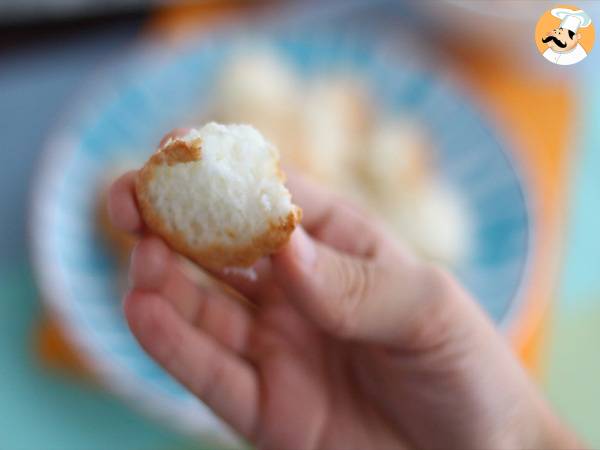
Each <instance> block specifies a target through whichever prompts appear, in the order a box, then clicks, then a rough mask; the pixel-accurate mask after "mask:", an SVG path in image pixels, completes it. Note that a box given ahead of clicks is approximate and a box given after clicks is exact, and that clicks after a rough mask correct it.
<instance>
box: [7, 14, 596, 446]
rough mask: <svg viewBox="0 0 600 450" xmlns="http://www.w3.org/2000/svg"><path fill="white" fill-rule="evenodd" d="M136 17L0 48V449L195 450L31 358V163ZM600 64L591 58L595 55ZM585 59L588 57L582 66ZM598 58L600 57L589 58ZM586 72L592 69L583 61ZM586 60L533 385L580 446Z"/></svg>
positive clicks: (591, 252)
mask: <svg viewBox="0 0 600 450" xmlns="http://www.w3.org/2000/svg"><path fill="white" fill-rule="evenodd" d="M140 23H141V21H140V19H139V18H133V19H127V20H123V21H116V22H114V23H112V24H111V26H110V27H109V26H95V27H91V28H92V29H90V27H87V28H88V29H87V30H86V31H85V32H84V31H81V32H76V33H72V34H70V35H61V36H60V37H58V38H54V39H44V42H43V43H39V42H37V43H36V44H35V45H32V44H25V45H22V46H19V47H14V46H13V47H12V49H4V50H2V51H1V52H0V129H1V130H2V134H3V140H2V143H1V144H0V174H1V175H2V176H1V177H0V192H2V197H0V214H1V217H2V220H1V221H0V248H1V249H2V256H1V258H0V292H1V293H2V294H1V297H0V398H1V399H2V401H1V402H0V448H2V449H7V450H12V449H24V450H29V449H34V448H35V449H37V448H44V449H48V450H51V449H61V450H69V449H81V448H86V449H90V450H91V449H95V448H98V449H106V448H111V449H115V450H119V449H134V448H135V449H169V448H173V449H174V448H177V449H182V448H190V449H191V448H198V444H197V443H194V442H193V441H192V440H191V439H189V438H185V437H182V436H179V435H177V434H174V433H173V432H171V431H169V430H167V429H165V428H164V427H163V426H162V425H160V424H158V423H155V422H151V421H149V420H148V419H146V418H142V417H141V416H139V415H138V414H137V413H136V412H134V411H132V410H131V409H130V408H129V407H128V406H127V405H125V404H123V403H122V402H121V401H120V400H118V399H116V398H114V397H113V396H112V395H110V394H108V393H105V392H103V391H102V390H101V389H99V388H98V387H97V386H95V385H94V384H93V383H90V382H89V381H86V380H84V379H83V380H82V379H80V378H78V377H73V376H70V375H69V374H64V373H60V372H52V371H48V370H47V368H45V367H43V366H42V365H41V364H40V362H39V360H38V359H37V358H36V357H35V355H34V353H33V351H32V348H33V342H32V330H33V329H34V328H35V327H36V325H37V323H38V321H39V319H40V317H41V314H42V311H41V305H40V302H39V301H38V292H37V291H36V289H35V286H34V283H33V280H32V274H31V269H30V265H29V262H28V260H27V256H26V255H27V236H26V226H25V225H26V207H27V204H28V194H29V192H28V189H29V182H30V180H31V179H32V178H33V174H34V164H35V162H36V160H37V156H38V154H39V152H40V149H41V147H42V144H43V141H44V138H45V136H46V134H47V132H48V131H49V130H50V129H51V128H52V126H53V125H54V124H55V122H56V119H57V117H59V116H60V114H61V112H62V110H63V108H64V106H65V105H66V104H68V103H69V101H70V99H72V98H73V97H74V95H76V92H77V90H76V86H77V85H78V84H79V83H80V82H81V81H82V80H84V79H85V78H86V77H87V76H89V75H90V74H91V72H92V71H93V70H95V68H96V67H97V66H98V65H99V64H101V63H102V61H103V60H106V59H108V58H110V56H111V55H112V54H113V53H114V52H115V51H118V49H120V48H121V47H123V46H127V45H129V44H130V43H131V42H132V41H133V40H134V39H135V37H136V36H137V34H138V31H139V27H140ZM598 56H600V55H598ZM590 59H591V58H590ZM599 61H600V59H599ZM592 64H595V65H592ZM594 67H595V68H597V69H600V64H599V63H592V62H591V61H590V64H589V67H588V68H587V70H585V71H584V75H585V74H587V75H588V76H587V78H586V77H585V76H584V77H583V79H582V82H581V83H580V85H579V86H578V89H577V92H579V93H580V94H585V95H581V99H580V100H581V103H580V105H581V113H580V114H579V116H580V120H579V121H578V125H579V127H580V130H581V131H582V133H580V134H578V135H580V136H583V137H582V138H581V139H579V140H578V141H577V142H576V143H575V144H574V148H573V152H572V156H573V159H572V162H571V172H570V177H569V180H570V183H569V202H568V209H567V211H568V212H567V217H566V218H565V219H566V221H567V223H568V227H567V230H568V231H567V236H566V242H567V245H566V246H565V249H566V251H565V254H564V259H563V270H562V272H561V278H560V279H561V282H560V289H559V290H558V295H557V297H558V307H557V308H556V311H557V312H556V313H555V314H554V316H553V317H554V318H553V321H552V328H551V333H550V340H549V342H550V345H548V347H547V348H548V352H547V358H545V368H546V370H545V371H544V373H545V376H544V378H543V384H544V387H545V388H546V390H547V392H548V394H549V396H550V399H551V401H552V402H553V403H554V404H555V405H556V406H557V408H558V409H559V410H560V411H561V413H562V414H563V415H564V416H565V417H566V418H567V419H568V420H570V421H571V422H572V423H573V424H575V425H576V427H577V429H578V430H579V431H580V432H581V433H582V434H583V435H584V437H586V438H587V439H588V441H589V442H590V443H593V444H595V445H600V431H599V430H597V427H596V426H595V423H596V422H597V420H596V419H597V417H598V413H599V411H600V407H598V404H599V402H600V387H598V385H597V383H596V380H597V378H598V374H599V373H600V358H598V356H597V354H595V347H594V345H593V343H594V342H598V341H599V338H600V331H598V329H600V327H598V324H600V302H599V301H598V300H599V298H598V297H599V296H600V277H598V276H597V269H596V267H597V264H595V263H596V261H597V255H598V254H600V242H599V241H598V240H597V239H595V237H596V233H597V230H598V229H600V208H598V206H597V205H594V202H597V198H598V192H600V177H598V176H597V171H598V168H600V130H595V129H594V128H595V127H594V124H595V123H598V121H599V120H600V87H599V86H596V85H594V84H593V79H592V74H593V73H594V70H593V68H594Z"/></svg>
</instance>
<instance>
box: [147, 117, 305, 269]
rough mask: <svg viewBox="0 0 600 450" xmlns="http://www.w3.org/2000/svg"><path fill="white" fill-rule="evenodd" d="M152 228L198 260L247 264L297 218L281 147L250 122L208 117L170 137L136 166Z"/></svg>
mask: <svg viewBox="0 0 600 450" xmlns="http://www.w3.org/2000/svg"><path fill="white" fill-rule="evenodd" d="M136 196H137V200H138V204H139V207H140V210H141V213H142V217H143V219H144V221H145V223H146V225H147V226H148V228H149V229H150V230H152V231H153V232H154V233H157V234H158V235H160V236H162V237H163V239H165V240H166V241H167V243H168V244H169V245H170V246H171V247H172V248H173V249H174V250H176V251H178V252H180V253H181V254H183V255H185V256H187V257H189V258H190V259H192V260H193V261H195V262H197V263H198V264H200V265H201V266H203V267H206V268H209V269H222V268H224V267H249V266H251V265H252V264H253V263H254V262H256V260H258V259H259V258H260V257H262V256H265V255H268V254H271V253H273V252H275V251H277V250H278V249H279V248H281V246H283V245H284V244H285V243H286V242H287V241H288V240H289V237H290V235H291V233H292V232H293V230H294V229H295V227H296V225H297V224H298V223H299V221H300V218H301V210H300V208H298V207H297V206H295V205H294V204H293V203H292V201H291V195H290V193H289V192H288V190H287V189H286V188H285V186H284V176H283V173H282V172H281V170H280V169H279V154H278V152H277V150H276V149H275V148H274V147H273V146H272V145H271V144H269V143H268V142H267V141H266V140H265V139H264V138H263V137H262V136H261V135H260V133H259V132H258V131H256V130H255V129H254V128H252V127H250V126H248V125H220V124H216V123H209V124H207V125H205V126H204V127H202V128H200V129H197V130H196V129H194V130H191V131H190V132H189V133H188V134H187V135H186V136H183V137H181V138H176V139H169V140H168V141H167V142H166V143H165V144H164V145H163V146H162V147H161V148H159V149H158V151H157V152H156V153H155V154H154V155H152V157H151V158H150V159H149V160H148V162H147V163H146V164H145V165H144V166H143V167H142V169H141V170H140V171H139V173H138V176H137V179H136Z"/></svg>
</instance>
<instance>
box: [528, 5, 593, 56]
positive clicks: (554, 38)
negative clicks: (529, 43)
mask: <svg viewBox="0 0 600 450" xmlns="http://www.w3.org/2000/svg"><path fill="white" fill-rule="evenodd" d="M535 42H536V45H537V47H538V50H539V51H540V53H541V54H542V56H543V57H544V58H546V59H547V60H548V61H550V62H551V63H554V64H558V65H560V66H570V65H571V64H576V63H578V62H579V61H581V60H583V59H585V58H586V57H587V55H588V54H589V52H590V51H591V50H592V47H593V46H594V25H593V24H592V19H591V18H590V16H588V15H587V13H586V12H585V11H583V10H582V9H579V8H576V7H570V6H565V7H557V8H553V9H551V10H550V11H546V12H545V13H544V14H543V15H542V17H540V20H539V21H538V24H537V26H536V29H535Z"/></svg>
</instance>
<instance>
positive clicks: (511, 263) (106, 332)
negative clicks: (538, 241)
mask: <svg viewBox="0 0 600 450" xmlns="http://www.w3.org/2000/svg"><path fill="white" fill-rule="evenodd" d="M259 37H260V40H261V42H263V43H264V42H268V43H269V45H272V46H273V47H274V48H275V49H277V50H278V51H280V52H281V53H283V54H284V55H286V56H287V57H288V58H289V59H290V60H291V61H292V63H293V64H294V65H295V66H296V68H297V69H298V71H299V72H300V73H303V74H307V75H310V74H317V73H320V72H323V71H329V70H332V69H333V70H335V69H339V68H344V69H346V70H352V71H356V72H357V73H358V74H359V75H360V76H361V77H363V78H364V79H365V80H366V81H367V82H368V84H369V87H370V89H371V91H372V92H373V95H374V96H375V98H376V100H377V101H379V102H381V103H382V104H383V105H384V107H385V108H389V109H392V110H394V111H399V112H406V111H409V112H410V114H411V116H413V117H415V118H417V119H420V120H421V121H422V122H423V123H424V124H425V125H426V127H427V128H428V129H429V131H430V134H431V136H432V138H433V140H434V144H435V145H434V147H435V148H436V152H437V154H436V157H437V163H438V166H439V170H440V171H441V174H442V175H443V177H444V178H446V180H447V181H448V182H449V183H451V184H452V185H454V186H455V188H456V189H457V190H458V192H460V193H461V194H462V195H463V197H464V199H465V201H466V203H467V204H468V207H469V208H470V210H471V211H472V212H473V217H474V222H475V223H474V236H473V240H474V244H475V245H474V251H473V253H472V256H471V257H470V258H469V260H468V261H467V262H466V263H465V264H463V266H461V267H460V268H459V270H458V271H457V275H458V276H459V278H460V279H461V281H462V282H463V283H464V284H465V285H466V287H467V288H468V289H469V290H470V291H471V292H472V293H473V294H474V295H475V297H476V298H477V299H479V301H480V302H481V305H482V306H483V308H484V309H485V310H486V311H487V312H488V314H489V315H490V317H491V318H492V319H493V320H494V322H495V323H497V324H498V325H499V326H500V327H507V326H509V325H510V323H511V318H512V317H513V316H514V315H515V314H517V313H518V310H519V304H520V302H521V299H520V297H521V296H520V288H521V286H522V285H523V282H524V279H525V277H526V272H527V266H528V256H529V254H530V242H531V215H530V213H529V211H528V207H527V202H526V199H525V189H524V186H523V181H522V178H521V177H520V175H519V173H518V170H517V168H516V166H515V164H514V162H513V161H512V160H511V157H510V149H508V148H507V146H506V143H505V142H504V141H503V140H502V139H501V138H500V137H499V136H498V135H497V134H496V133H495V131H494V129H493V127H492V126H491V125H490V123H488V122H487V121H486V119H485V116H484V115H483V114H482V113H481V112H480V111H479V110H478V109H477V108H476V107H475V106H474V104H472V103H471V102H470V101H469V98H468V96H467V95H466V94H465V93H464V92H461V91H460V89H459V88H457V87H456V86H455V85H453V84H452V83H451V82H450V81H448V80H445V79H442V78H440V77H439V76H437V75H436V73H437V72H434V71H432V70H431V69H426V68H424V65H420V64H419V63H418V61H411V62H409V63H408V62H407V61H406V58H402V57H401V51H400V52H399V51H398V49H397V48H395V47H394V46H390V45H388V44H384V43H382V42H378V41H377V40H376V39H374V38H372V36H365V35H357V34H353V33H346V32H343V31H340V30H337V31H336V30H318V29H316V28H314V29H308V30H307V29H304V30H301V31H292V30H287V31H279V32H275V31H267V32H264V33H263V34H261V35H260V36H259ZM247 39H248V36H247V35H246V34H240V35H237V36H236V35H235V34H226V33H223V35H219V36H217V35H213V36H212V37H210V36H204V37H203V38H202V39H200V40H190V41H189V42H187V43H185V44H182V45H180V46H178V47H177V48H173V47H161V46H160V45H156V44H146V45H143V46H140V47H137V48H136V49H135V50H134V51H132V52H130V53H129V54H128V55H127V56H126V57H125V58H123V59H122V60H120V61H119V62H115V63H112V64H109V65H106V66H105V67H104V69H103V70H102V71H101V72H100V73H99V74H98V76H97V77H96V78H94V79H93V80H91V81H90V83H88V85H87V87H86V89H85V90H84V91H82V94H81V95H80V97H79V102H78V103H76V104H75V105H73V107H72V109H71V113H70V114H68V115H67V116H66V117H65V119H64V120H63V121H62V122H61V123H60V124H59V126H57V129H56V130H55V133H54V136H53V138H52V139H50V140H49V141H48V145H47V148H46V149H45V154H44V158H43V161H42V163H41V165H40V167H39V173H38V178H37V184H36V186H35V188H34V195H33V203H32V209H31V221H30V225H31V230H30V231H31V236H32V243H33V245H32V250H33V251H32V255H33V262H34V268H35V272H36V274H37V278H38V281H39V284H40V287H41V290H42V293H43V298H44V299H45V301H46V303H47V306H48V307H49V309H50V311H51V312H52V313H53V314H55V316H56V317H57V319H58V321H59V323H60V325H61V326H62V327H63V329H64V330H65V332H66V333H67V335H68V337H69V339H70V340H71V341H72V342H73V343H74V345H75V346H76V347H77V349H78V350H79V353H80V354H81V355H82V356H83V357H84V358H85V360H86V361H87V363H88V365H89V366H90V367H91V368H92V369H93V370H94V371H95V372H96V374H97V375H98V379H99V380H100V381H101V382H103V383H104V384H105V385H106V386H107V387H108V388H109V389H111V390H113V391H114V392H116V393H118V394H119V395H122V396H123V397H125V398H127V399H129V400H130V401H131V402H132V403H133V404H134V405H137V406H138V407H139V408H141V409H142V410H144V411H147V412H150V413H151V414H154V415H155V416H157V415H158V416H160V417H161V418H163V419H165V420H167V421H169V422H170V423H172V424H173V425H175V426H177V427H179V428H180V429H183V430H186V431H192V432H194V433H201V434H202V435H203V436H207V435H209V436H212V437H214V438H216V439H219V440H225V441H227V440H229V441H230V442H232V441H231V439H233V438H232V434H231V433H230V432H229V430H228V429H227V427H226V426H225V425H223V424H222V423H221V422H220V421H219V420H218V419H217V418H216V417H215V416H213V415H212V413H211V412H210V411H209V410H208V409H207V408H206V407H205V406H204V405H203V404H202V403H200V402H199V401H197V400H196V399H195V398H194V397H193V396H191V395H190V394H189V393H188V392H187V391H186V390H185V389H184V388H183V387H181V386H180V385H179V384H178V383H177V382H175V381H174V380H173V379H172V378H170V376H168V375H167V374H166V373H165V372H164V371H163V370H162V369H161V368H160V367H158V366H157V365H156V364H155V363H154V362H153V361H152V360H151V359H150V358H149V357H147V356H146V355H145V354H144V352H143V351H142V350H141V349H140V347H139V346H138V344H137V343H136V341H135V340H134V338H133V337H132V335H131V334H130V332H129V330H128V328H127V326H126V323H125V321H124V318H123V315H122V311H121V305H120V298H119V297H120V296H119V293H118V290H117V284H118V283H117V269H116V266H115V263H114V260H113V258H112V257H111V255H110V254H109V252H108V251H107V249H106V247H105V245H104V244H103V242H102V240H101V239H100V237H99V234H98V231H97V226H96V218H95V205H96V195H97V192H98V189H99V187H100V186H101V183H102V182H103V179H104V176H105V173H106V170H107V167H109V166H110V165H112V164H114V162H115V161H116V160H119V159H123V158H127V159H133V160H136V159H137V160H143V159H145V158H146V157H147V156H148V154H149V152H150V151H151V150H152V149H153V148H154V147H155V146H156V143H157V142H158V141H159V139H160V137H161V135H162V134H163V133H164V132H165V131H167V130H169V129H171V128H173V127H176V126H180V125H181V124H182V123H183V124H187V123H189V122H190V118H191V117H200V116H201V115H202V111H203V109H204V108H205V107H206V105H207V99H210V98H211V95H213V94H212V88H213V87H214V83H215V80H216V77H217V76H218V73H219V68H220V67H221V65H222V64H223V63H224V62H225V61H226V60H227V58H228V56H229V55H230V54H231V53H232V52H233V51H234V50H235V49H236V48H237V46H238V45H239V44H240V41H246V40H247ZM440 226H442V224H440Z"/></svg>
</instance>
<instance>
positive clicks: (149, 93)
mask: <svg viewBox="0 0 600 450" xmlns="http://www.w3.org/2000/svg"><path fill="white" fill-rule="evenodd" d="M555 6H557V5H556V4H554V3H552V2H546V1H541V0H540V1H496V2H493V3H486V2H479V1H458V0H454V1H450V0H447V1H443V0H439V1H421V2H414V1H385V0H381V1H371V2H367V1H358V0H350V1H345V2H341V1H329V2H312V1H308V2H302V3H300V2H282V1H268V2H265V1H260V2H253V1H250V2H249V1H241V2H235V1H227V2H219V1H206V2H202V1H200V2H167V1H148V0H128V1H119V2H117V1H94V0H70V1H63V0H21V1H10V0H9V1H6V0H4V1H3V0H0V130H1V131H2V141H1V144H0V146H1V151H0V175H1V176H0V192H2V194H1V196H0V211H1V220H0V243H1V246H0V248H1V249H2V251H1V253H0V293H1V294H0V296H1V297H0V399H1V401H0V448H2V449H7V450H12V449H37V448H44V449H61V450H66V449H81V448H86V449H105V448H111V449H117V450H118V449H149V450H154V449H184V448H185V449H195V448H212V446H213V445H214V442H216V441H220V442H221V443H222V444H223V445H230V446H231V445H235V444H232V441H231V440H230V439H229V437H228V435H227V432H226V431H225V430H224V429H223V428H222V426H221V425H220V423H219V422H218V421H217V420H216V419H215V418H214V417H212V415H211V414H210V413H209V412H208V411H207V410H206V409H205V408H204V407H203V406H202V405H201V404H199V403H197V402H196V401H195V400H194V399H193V398H191V397H190V396H189V395H188V394H187V392H185V391H184V390H183V389H182V388H181V387H180V386H178V385H177V384H176V383H175V382H174V381H173V380H171V379H170V378H169V377H168V376H166V375H165V374H164V373H163V372H162V370H160V368H158V367H156V366H155V365H154V364H153V363H152V362H151V361H149V360H148V359H147V358H146V357H145V356H144V354H143V353H142V352H141V350H140V349H139V348H138V347H137V344H136V343H135V341H134V340H133V339H132V337H131V336H130V335H129V332H128V330H127V328H126V326H125V324H124V322H123V319H122V316H121V312H120V306H119V298H120V295H121V293H122V292H123V290H124V289H125V287H126V281H125V278H124V275H123V274H124V267H125V265H126V263H127V257H128V252H129V249H130V248H131V246H132V245H133V243H134V241H133V238H132V237H130V236H126V235H122V234H120V233H118V232H116V231H115V230H113V229H112V228H111V226H110V224H109V223H108V221H107V218H106V212H105V210H104V202H103V199H104V193H105V188H106V186H107V185H108V183H110V181H111V180H112V179H113V178H114V177H115V176H116V175H118V174H119V173H121V172H123V171H124V170H127V169H128V168H132V167H136V166H138V165H139V164H140V161H143V160H144V159H145V158H147V156H148V154H149V153H150V152H151V151H153V149H154V147H155V146H156V144H157V142H158V140H159V139H160V137H161V135H162V134H164V133H165V132H166V131H168V130H169V129H171V128H173V127H174V126H187V125H193V124H200V123H203V122H206V121H209V120H219V121H224V122H249V123H252V124H254V125H255V126H256V127H257V128H259V129H260V130H261V131H262V132H263V133H264V134H265V135H267V137H268V138H269V139H270V140H272V141H273V142H274V143H276V144H277V146H278V147H279V149H280V151H281V153H282V158H283V160H284V162H285V163H286V164H288V165H290V166H293V167H296V168H297V169H299V170H301V171H303V172H304V173H305V174H306V175H307V176H310V177H312V178H315V179H317V180H318V181H319V182H321V183H324V184H327V185H329V186H330V187H332V188H333V189H336V190H338V191H340V192H342V193H343V194H344V195H347V196H349V197H351V198H352V199H353V200H354V201H355V202H356V203H358V204H360V205H362V207H364V208H366V209H368V210H371V211H372V212H373V213H375V214H378V215H380V216H381V217H382V218H383V219H384V221H385V223H386V224H387V225H388V226H389V227H390V230H392V231H393V232H394V233H396V235H397V236H398V238H399V239H401V240H403V241H404V242H406V243H407V244H408V245H409V246H411V247H412V248H413V250H414V251H415V252H417V253H418V254H419V255H421V256H422V257H423V258H427V259H431V260H435V261H438V262H441V263H442V264H445V265H447V266H448V267H449V268H450V269H451V270H453V271H454V272H455V273H456V275H457V276H458V277H459V278H460V279H461V281H462V282H463V283H464V284H465V285H466V286H467V288H468V289H469V290H471V292H472V293H473V294H474V295H475V296H476V297H477V299H478V300H479V302H480V303H481V305H482V306H483V308H484V309H485V310H486V311H487V312H488V313H489V315H490V317H491V318H492V320H493V321H494V322H495V323H496V324H497V326H498V328H499V329H500V330H501V332H502V333H504V335H505V336H506V338H507V339H508V340H509V341H510V343H511V345H512V347H513V349H514V351H515V353H516V354H517V355H518V357H519V358H520V359H521V361H522V362H523V364H524V365H525V366H526V368H527V369H528V370H529V371H530V373H531V375H532V376H533V378H534V379H535V380H536V382H538V383H539V385H540V386H541V388H542V389H543V390H544V391H545V393H546V394H547V396H548V397H549V398H550V401H551V402H552V404H553V405H554V406H555V408H556V409H557V411H558V412H559V414H560V415H561V416H562V417H563V418H564V419H565V420H567V421H568V422H569V423H570V424H572V426H573V427H574V428H575V429H576V430H577V431H578V432H579V433H580V435H581V436H582V437H583V438H584V439H586V440H587V442H589V443H590V444H591V445H592V446H596V447H599V446H600V430H599V429H598V427H597V422H598V418H599V417H600V407H599V406H598V404H600V387H598V384H597V382H596V381H597V379H598V376H599V375H600V357H599V355H598V352H597V350H596V347H597V346H596V343H597V342H599V341H600V331H599V330H600V281H599V280H600V277H598V274H597V255H598V254H600V243H599V241H598V239H597V237H596V233H597V230H598V229H599V227H600V205H598V198H599V194H598V193H599V192H600V178H598V176H597V173H598V170H599V169H600V129H599V128H598V126H597V124H598V123H599V121H600V86H599V85H598V83H597V82H596V80H597V73H599V70H600V53H598V52H599V50H598V49H596V50H595V51H592V52H591V53H590V55H589V56H588V58H587V59H586V60H584V61H583V62H581V63H580V64H578V65H576V66H570V67H560V66H554V65H552V64H550V63H548V62H547V61H545V60H544V59H543V58H542V57H541V56H540V55H539V54H538V51H537V48H536V45H535V41H534V30H535V25H536V23H537V20H538V18H539V17H540V16H541V14H542V13H543V12H544V11H545V10H547V9H548V8H551V7H555ZM577 7H579V8H582V9H585V10H586V11H587V12H588V14H589V15H590V16H591V17H592V20H595V19H598V20H600V2H596V1H580V2H578V4H577Z"/></svg>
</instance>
